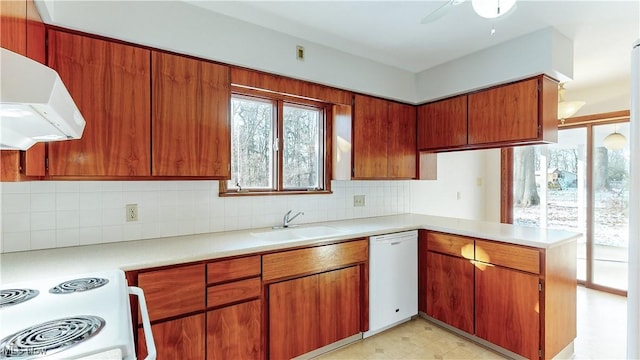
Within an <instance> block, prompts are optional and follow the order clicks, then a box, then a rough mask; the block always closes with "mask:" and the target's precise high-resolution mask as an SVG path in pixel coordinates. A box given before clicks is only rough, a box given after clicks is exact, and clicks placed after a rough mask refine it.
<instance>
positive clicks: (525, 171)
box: [511, 122, 629, 292]
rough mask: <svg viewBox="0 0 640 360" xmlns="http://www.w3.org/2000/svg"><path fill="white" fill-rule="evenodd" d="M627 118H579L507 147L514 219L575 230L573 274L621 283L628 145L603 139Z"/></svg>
mask: <svg viewBox="0 0 640 360" xmlns="http://www.w3.org/2000/svg"><path fill="white" fill-rule="evenodd" d="M614 131H616V132H618V133H621V134H623V135H625V136H626V134H628V132H629V123H628V122H625V123H615V124H614V123H609V124H583V125H580V126H574V127H568V128H563V129H560V130H559V131H558V143H557V144H549V145H538V146H525V147H517V148H514V149H513V169H512V171H513V173H512V190H513V199H512V200H513V201H512V208H511V210H512V217H513V223H514V224H520V225H529V226H539V227H546V228H549V229H561V230H570V231H577V232H580V233H582V234H583V236H582V237H581V238H580V239H579V240H578V254H577V255H578V259H577V266H578V269H577V274H576V276H577V278H578V280H579V281H580V282H583V283H585V284H586V285H587V286H590V287H596V288H603V289H605V288H606V289H611V290H613V291H614V292H626V290H627V261H628V260H627V259H628V250H627V249H628V233H629V217H628V205H629V192H628V181H627V180H628V174H629V145H628V144H626V145H625V146H624V147H623V148H621V149H611V148H607V147H605V146H604V143H603V140H604V138H605V137H606V136H607V135H609V134H611V133H612V132H614Z"/></svg>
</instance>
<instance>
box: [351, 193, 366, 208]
mask: <svg viewBox="0 0 640 360" xmlns="http://www.w3.org/2000/svg"><path fill="white" fill-rule="evenodd" d="M353 206H364V195H353Z"/></svg>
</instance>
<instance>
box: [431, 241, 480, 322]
mask: <svg viewBox="0 0 640 360" xmlns="http://www.w3.org/2000/svg"><path fill="white" fill-rule="evenodd" d="M426 256H427V273H428V274H429V276H428V277H427V280H426V313H427V315H429V316H431V317H433V318H435V319H438V320H440V321H442V322H444V323H447V324H449V325H451V326H454V327H456V328H458V329H460V330H462V331H465V332H468V333H469V334H473V306H474V305H473V302H474V285H473V282H474V278H473V275H474V266H473V264H472V263H471V262H470V261H469V260H467V259H464V258H459V257H454V256H449V255H443V254H438V253H435V252H430V251H429V252H427V254H426Z"/></svg>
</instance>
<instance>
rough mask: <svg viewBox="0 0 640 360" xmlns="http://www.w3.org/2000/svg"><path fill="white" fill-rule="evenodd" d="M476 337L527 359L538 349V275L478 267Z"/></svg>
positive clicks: (497, 267)
mask: <svg viewBox="0 0 640 360" xmlns="http://www.w3.org/2000/svg"><path fill="white" fill-rule="evenodd" d="M478 266H479V267H483V268H482V269H481V268H479V269H478V270H477V271H476V276H475V279H476V296H475V302H476V336H478V337H480V338H483V339H485V340H487V341H489V342H491V343H493V344H496V345H498V346H501V347H503V348H505V349H507V350H510V351H513V352H515V353H517V354H520V355H522V356H525V357H527V358H529V359H537V358H538V350H539V349H540V346H541V345H540V291H539V290H538V282H539V276H538V275H533V274H528V273H524V272H521V271H517V270H511V269H507V268H503V267H500V266H483V265H482V264H480V265H478Z"/></svg>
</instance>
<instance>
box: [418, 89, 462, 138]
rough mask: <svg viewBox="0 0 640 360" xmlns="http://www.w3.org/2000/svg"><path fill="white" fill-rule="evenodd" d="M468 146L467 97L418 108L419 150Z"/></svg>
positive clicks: (458, 97)
mask: <svg viewBox="0 0 640 360" xmlns="http://www.w3.org/2000/svg"><path fill="white" fill-rule="evenodd" d="M466 144H467V96H466V95H462V96H457V97H454V98H451V99H446V100H441V101H436V102H433V103H429V104H424V105H421V106H419V107H418V150H432V149H442V148H453V147H458V146H464V145H466Z"/></svg>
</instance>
